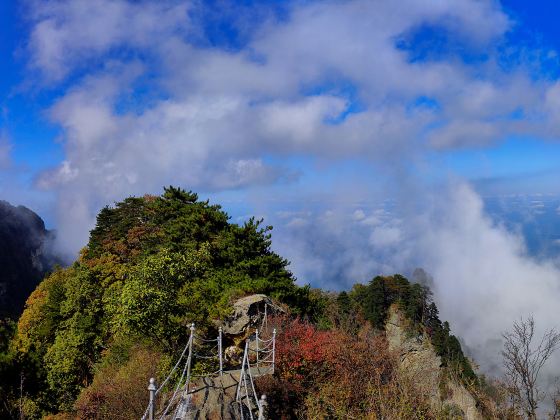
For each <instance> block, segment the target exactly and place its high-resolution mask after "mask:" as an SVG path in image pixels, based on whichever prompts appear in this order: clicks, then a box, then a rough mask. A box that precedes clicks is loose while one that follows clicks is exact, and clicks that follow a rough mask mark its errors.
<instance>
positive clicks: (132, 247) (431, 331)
mask: <svg viewBox="0 0 560 420" xmlns="http://www.w3.org/2000/svg"><path fill="white" fill-rule="evenodd" d="M270 229H271V227H268V226H262V225H261V222H259V221H255V220H254V219H251V220H249V221H248V222H247V223H245V224H244V225H237V224H234V223H231V222H230V221H229V218H228V215H227V214H226V213H225V212H223V211H222V210H221V208H220V206H217V205H210V204H209V203H208V202H207V201H199V200H198V197H197V195H196V194H194V193H192V192H186V191H183V190H181V189H177V188H173V187H169V188H166V189H165V191H164V193H163V194H162V195H161V196H144V197H131V198H128V199H126V200H124V201H122V202H120V203H117V204H116V205H115V206H114V207H106V208H104V209H103V210H101V212H100V213H99V215H98V218H97V223H96V226H95V228H94V229H93V230H92V231H91V235H90V240H89V243H88V244H87V246H86V247H85V248H84V249H83V250H82V252H81V253H80V257H79V258H78V260H77V261H76V262H75V263H74V264H73V265H72V266H70V267H68V268H64V269H62V268H59V269H57V270H56V271H55V272H53V273H52V274H51V275H49V276H48V277H47V278H45V280H44V281H43V282H42V283H41V284H40V285H39V286H38V287H37V289H36V290H35V291H34V292H33V293H32V294H31V295H30V296H29V298H28V300H27V304H26V309H25V311H24V313H23V314H22V316H21V318H20V319H19V322H18V324H17V328H14V327H13V325H9V324H6V325H5V326H0V334H3V336H4V337H5V340H4V341H0V343H7V341H8V338H10V337H12V335H14V330H15V335H14V336H13V338H11V341H10V345H9V346H8V345H6V344H4V345H1V346H0V374H1V375H2V379H3V383H2V384H0V387H1V388H0V416H4V417H7V418H9V417H12V418H17V416H18V415H19V412H20V410H21V411H22V412H23V413H24V415H25V416H26V417H27V418H40V417H41V416H45V415H48V414H49V413H51V414H54V413H66V414H59V415H58V417H57V418H83V419H89V418H99V419H101V418H137V417H139V414H140V413H142V412H143V410H144V406H145V399H146V392H145V380H146V378H147V377H149V376H156V377H158V376H159V377H161V376H162V374H163V372H166V371H167V370H168V368H169V366H170V364H171V363H172V361H173V360H174V359H175V358H176V356H177V352H178V351H179V350H180V349H181V348H182V346H183V345H184V343H185V342H186V339H187V336H188V328H187V326H188V324H189V323H191V322H195V323H196V324H197V328H198V330H199V331H201V334H204V333H205V332H208V333H211V332H212V331H211V330H212V329H213V328H215V327H214V324H213V323H212V320H213V319H221V318H223V317H225V316H226V315H228V313H229V311H230V310H231V302H232V301H233V300H234V299H235V298H237V297H240V296H243V295H246V294H250V293H264V294H267V295H269V296H271V297H273V298H275V299H277V300H279V301H282V302H284V303H285V304H287V305H288V306H289V307H290V309H291V317H289V318H286V319H284V320H282V321H281V322H282V326H281V328H279V330H281V333H280V335H279V337H278V352H279V353H278V370H277V374H276V375H275V376H274V377H273V378H269V379H265V380H263V381H261V383H260V384H259V386H260V388H261V390H262V391H263V392H266V393H267V394H269V401H270V403H271V410H273V414H274V413H276V414H274V415H275V416H277V417H278V418H280V417H284V418H293V417H300V418H305V417H314V418H319V417H321V416H323V417H324V416H327V417H329V418H347V417H349V416H350V417H364V416H374V417H375V416H381V417H386V418H387V417H389V418H391V417H392V418H397V417H398V418H418V417H425V418H432V417H436V416H437V413H434V412H433V411H432V409H431V408H430V407H429V405H428V403H427V402H426V401H425V400H424V399H423V397H421V396H419V395H418V394H416V393H415V391H414V387H413V386H411V384H409V383H407V382H406V381H405V380H404V379H403V378H401V377H399V375H398V373H397V370H396V366H397V360H396V359H395V357H394V355H391V354H390V352H388V349H387V345H386V342H385V341H384V338H383V333H382V330H383V326H384V323H385V320H386V317H387V311H388V308H389V306H391V305H392V304H398V305H400V307H401V308H402V310H403V311H404V312H405V313H406V315H407V316H408V317H409V319H410V320H411V326H412V327H411V333H412V334H414V333H424V334H428V335H429V336H430V337H431V339H432V341H433V344H434V347H435V349H436V351H437V352H438V354H439V355H440V356H441V358H442V360H443V361H444V363H445V364H446V366H447V367H449V368H450V369H453V371H454V372H457V373H458V374H459V375H460V376H461V377H462V378H464V379H465V380H468V381H469V382H471V383H472V382H476V375H475V374H474V373H473V371H472V368H471V367H470V364H469V362H468V360H467V359H466V358H465V356H464V355H463V353H462V351H461V347H460V344H459V342H458V340H457V339H456V338H455V337H454V336H452V335H451V334H450V332H449V325H448V324H447V323H442V322H441V321H440V320H439V318H438V314H437V308H436V307H435V305H434V304H433V303H432V302H431V300H430V292H429V290H428V289H427V288H425V287H423V286H421V285H419V284H413V283H410V282H408V280H406V279H405V278H404V277H402V276H399V275H395V276H391V277H376V278H374V279H373V280H372V281H371V282H370V283H369V284H367V285H359V284H358V285H356V286H355V287H354V288H353V290H352V291H350V292H348V293H346V292H342V293H340V294H335V293H328V292H323V291H320V290H310V289H309V288H308V287H298V286H297V285H295V283H294V278H293V276H292V274H291V273H290V272H289V270H288V269H287V266H288V262H287V261H286V260H285V259H283V258H282V257H280V256H279V255H277V254H276V253H274V252H272V250H271V248H270V247H271V239H270ZM205 330H206V331H205ZM354 384H361V385H360V387H359V388H356V386H355V385H354ZM61 416H66V417H61ZM395 416H396V417H395Z"/></svg>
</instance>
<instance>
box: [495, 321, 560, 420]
mask: <svg viewBox="0 0 560 420" xmlns="http://www.w3.org/2000/svg"><path fill="white" fill-rule="evenodd" d="M534 334H535V321H534V319H533V317H532V316H530V317H529V318H528V319H526V320H524V319H523V318H521V319H520V321H518V322H514V324H513V328H512V331H511V332H505V333H504V334H502V337H503V338H504V349H503V351H502V356H503V360H504V366H505V369H506V378H507V379H508V383H509V384H510V389H511V391H510V393H511V395H512V399H515V400H516V401H519V403H520V404H521V406H522V407H523V410H524V411H525V414H526V415H527V418H529V419H531V420H532V419H536V418H537V407H538V404H539V402H540V401H541V400H542V393H541V391H540V390H539V387H538V378H539V374H540V372H541V369H542V367H543V366H544V365H545V363H546V362H547V360H548V359H549V358H550V356H551V355H552V353H554V351H555V350H556V349H557V348H558V346H559V344H560V333H558V332H557V331H556V330H554V329H552V330H549V331H547V332H545V334H544V335H543V337H542V338H541V340H540V342H539V344H538V345H537V346H536V347H534V345H533V338H534Z"/></svg>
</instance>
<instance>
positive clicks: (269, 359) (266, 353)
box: [141, 303, 280, 420]
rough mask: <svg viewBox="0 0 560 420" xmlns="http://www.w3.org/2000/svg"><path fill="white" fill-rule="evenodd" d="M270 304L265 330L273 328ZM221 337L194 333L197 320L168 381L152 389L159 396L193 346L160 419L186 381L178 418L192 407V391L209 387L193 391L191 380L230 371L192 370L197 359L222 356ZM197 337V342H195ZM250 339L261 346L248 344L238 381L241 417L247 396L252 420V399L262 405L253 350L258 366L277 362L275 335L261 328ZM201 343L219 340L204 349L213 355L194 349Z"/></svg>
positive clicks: (178, 404)
mask: <svg viewBox="0 0 560 420" xmlns="http://www.w3.org/2000/svg"><path fill="white" fill-rule="evenodd" d="M265 305H266V306H270V307H272V308H274V309H277V308H279V307H277V306H275V305H270V304H268V303H266V304H265ZM266 306H265V317H264V319H263V321H262V323H261V331H264V330H265V329H266V330H268V329H269V328H268V327H269V326H268V325H267V319H266V318H267V311H266ZM279 309H280V308H279ZM263 326H264V328H263ZM267 335H268V334H267ZM269 337H270V336H269ZM220 338H221V335H220V336H218V338H213V339H206V338H203V337H200V336H199V335H197V334H195V333H194V324H193V326H192V328H191V334H190V335H189V340H188V342H187V345H186V346H185V347H184V349H183V351H182V352H181V355H180V356H179V358H178V360H177V362H176V363H175V365H174V366H173V368H172V369H171V371H170V372H169V374H168V375H167V377H166V378H165V379H164V381H163V382H162V383H161V385H160V386H159V387H158V389H157V390H156V391H155V392H154V391H152V392H154V397H155V396H157V395H158V394H159V393H160V392H161V390H162V389H163V388H164V387H165V386H166V385H167V384H168V382H169V381H170V380H171V378H172V377H173V375H174V373H175V372H176V370H177V368H178V367H179V366H180V364H181V362H182V361H183V360H184V358H185V354H186V352H187V349H189V353H188V356H187V360H186V362H185V365H184V366H183V369H182V372H181V377H180V378H179V380H178V381H177V385H176V386H175V389H174V391H173V394H172V396H171V398H170V399H169V402H168V404H167V406H166V407H165V410H164V411H163V413H162V414H161V415H160V416H159V417H158V419H159V420H163V419H164V418H165V416H166V415H167V413H168V412H169V410H170V409H171V407H172V406H173V404H174V403H175V401H176V399H177V396H178V393H179V390H180V389H181V386H182V385H184V392H183V397H182V399H181V400H179V402H178V403H177V404H176V406H175V410H174V413H173V418H176V415H177V413H178V412H181V413H182V414H181V415H183V414H185V412H188V411H189V406H190V396H191V395H192V394H194V393H196V392H199V391H200V390H202V389H204V388H206V387H200V388H197V389H194V390H191V391H189V384H190V382H191V379H192V378H204V377H214V376H216V375H218V374H220V373H221V372H222V373H225V372H228V371H222V370H221V369H220V370H217V371H215V372H212V373H209V374H201V375H192V374H191V369H190V366H191V363H192V362H193V359H205V360H211V359H214V360H216V359H218V358H220V356H221V355H220V345H221V341H220ZM195 340H196V343H195ZM248 342H254V343H256V346H257V348H256V349H252V348H250V347H249V345H248V344H246V348H245V351H244V352H243V360H242V363H241V373H240V375H241V376H240V378H239V383H238V391H237V396H236V403H237V404H238V406H239V409H240V417H241V419H244V417H245V415H244V406H245V404H244V403H243V400H244V399H245V400H246V401H247V402H246V407H247V411H249V417H250V419H251V420H253V412H252V411H253V410H252V409H251V406H252V402H251V399H254V401H255V404H256V408H259V409H260V403H259V399H258V397H257V393H256V389H255V384H254V379H253V374H252V372H251V363H250V360H249V353H251V352H252V353H256V354H257V362H258V363H257V365H256V368H257V370H259V369H260V368H259V366H258V365H259V364H262V363H266V364H272V366H269V367H268V368H266V370H265V371H264V372H269V371H270V370H271V369H273V366H274V359H275V358H274V353H275V336H274V335H273V336H272V337H271V338H268V339H262V338H261V337H260V336H259V335H258V332H257V333H256V334H255V335H254V336H251V337H249V339H248ZM201 343H202V344H204V343H217V344H216V345H214V346H213V347H212V348H210V349H209V350H207V349H204V352H205V353H206V352H207V351H208V352H209V353H210V355H208V353H206V354H199V353H195V352H194V351H193V345H194V344H196V345H197V346H198V345H200V344H201ZM261 343H262V347H261ZM203 347H204V346H203ZM216 350H217V352H216V353H217V354H215V353H214V352H215V351H216ZM260 354H262V355H263V357H262V358H259V355H260ZM220 367H221V366H220ZM230 372H231V371H230ZM185 374H186V380H185V382H184V384H183V380H184V379H185ZM264 374H265V373H262V371H257V372H256V375H258V376H262V375H264ZM247 377H248V378H247ZM247 382H249V384H247ZM249 386H250V389H251V391H252V392H250V391H249ZM243 389H244V391H245V392H243ZM240 391H241V392H240ZM243 394H244V395H243ZM251 394H252V395H251ZM154 405H155V399H154ZM185 410H186V411H185ZM149 411H150V405H148V407H147V408H146V411H145V412H144V415H143V416H142V418H141V420H146V418H147V416H148V414H149Z"/></svg>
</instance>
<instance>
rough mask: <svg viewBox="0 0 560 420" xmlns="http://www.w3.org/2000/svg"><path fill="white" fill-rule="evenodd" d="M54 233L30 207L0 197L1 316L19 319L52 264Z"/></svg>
mask: <svg viewBox="0 0 560 420" xmlns="http://www.w3.org/2000/svg"><path fill="white" fill-rule="evenodd" d="M51 239H52V233H51V232H49V231H47V230H46V229H45V223H44V222H43V220H42V219H41V218H40V217H39V216H38V215H37V214H35V213H34V212H33V211H31V210H29V209H28V208H26V207H23V206H19V207H14V206H12V205H11V204H9V203H8V202H6V201H0V267H1V268H0V317H12V318H15V319H17V317H19V315H20V314H21V312H22V311H23V306H24V304H25V300H26V299H27V298H28V296H29V295H30V294H31V292H32V291H33V290H34V289H35V287H37V285H38V284H39V282H40V281H41V279H42V278H43V276H44V275H45V273H46V272H47V271H48V270H49V269H50V268H51V266H52V263H53V259H52V258H51V257H50V255H49V253H48V249H47V245H48V242H49V241H50V240H51Z"/></svg>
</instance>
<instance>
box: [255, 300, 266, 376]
mask: <svg viewBox="0 0 560 420" xmlns="http://www.w3.org/2000/svg"><path fill="white" fill-rule="evenodd" d="M265 307H266V306H265ZM255 337H256V338H255V343H256V345H257V369H258V368H259V329H258V328H257V329H256V330H255Z"/></svg>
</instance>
